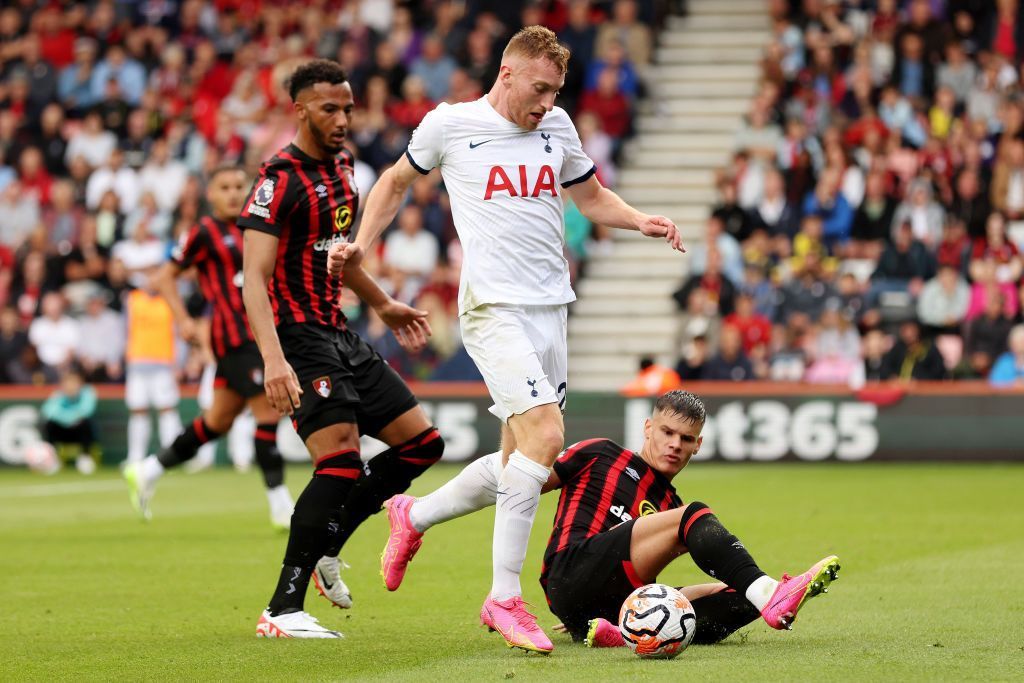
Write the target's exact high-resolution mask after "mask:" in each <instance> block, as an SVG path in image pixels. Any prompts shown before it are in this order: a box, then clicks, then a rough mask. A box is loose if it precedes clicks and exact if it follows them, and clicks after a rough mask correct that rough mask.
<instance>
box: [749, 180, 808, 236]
mask: <svg viewBox="0 0 1024 683" xmlns="http://www.w3.org/2000/svg"><path fill="white" fill-rule="evenodd" d="M799 217H800V210H799V209H798V208H797V207H796V206H793V205H792V204H790V203H789V201H788V200H787V199H786V194H785V185H784V182H783V178H782V174H781V173H779V172H778V171H776V170H775V169H774V168H773V169H770V170H769V171H767V172H766V173H765V175H764V194H763V195H762V197H761V201H760V202H758V203H757V205H756V206H755V207H754V209H753V211H751V218H752V221H753V227H754V229H755V230H764V231H766V232H767V233H768V234H769V235H772V236H775V235H785V236H787V237H790V238H792V237H793V236H794V235H796V231H797V226H798V224H799Z"/></svg>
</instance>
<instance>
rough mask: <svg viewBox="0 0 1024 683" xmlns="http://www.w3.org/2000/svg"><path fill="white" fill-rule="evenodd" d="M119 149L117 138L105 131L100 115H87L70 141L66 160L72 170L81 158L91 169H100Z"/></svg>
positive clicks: (94, 113) (93, 113)
mask: <svg viewBox="0 0 1024 683" xmlns="http://www.w3.org/2000/svg"><path fill="white" fill-rule="evenodd" d="M115 149H117V136H116V135H114V134H113V133H111V132H110V131H108V130H104V129H103V119H102V118H100V115H99V113H96V112H92V113H89V114H87V115H86V117H85V119H84V121H83V122H82V127H81V128H80V129H79V130H78V132H76V133H74V134H73V135H72V136H71V138H70V139H69V140H68V148H67V151H66V152H65V155H64V160H65V162H66V163H67V165H68V167H69V168H70V166H71V164H72V163H73V162H74V161H75V159H77V158H79V157H81V158H82V159H84V160H85V162H86V163H87V164H88V165H89V167H90V168H99V167H100V166H103V165H104V164H106V163H107V160H108V159H109V158H110V155H111V153H112V152H113V151H114V150H115Z"/></svg>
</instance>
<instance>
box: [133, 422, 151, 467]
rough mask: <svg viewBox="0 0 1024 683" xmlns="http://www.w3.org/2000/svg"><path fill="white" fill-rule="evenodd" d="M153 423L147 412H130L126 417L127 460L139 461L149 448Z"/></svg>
mask: <svg viewBox="0 0 1024 683" xmlns="http://www.w3.org/2000/svg"><path fill="white" fill-rule="evenodd" d="M152 431H153V425H152V424H151V423H150V421H149V414H148V413H132V414H131V416H129V418H128V462H141V461H142V459H143V458H145V457H146V451H148V450H149V437H150V436H151V434H152Z"/></svg>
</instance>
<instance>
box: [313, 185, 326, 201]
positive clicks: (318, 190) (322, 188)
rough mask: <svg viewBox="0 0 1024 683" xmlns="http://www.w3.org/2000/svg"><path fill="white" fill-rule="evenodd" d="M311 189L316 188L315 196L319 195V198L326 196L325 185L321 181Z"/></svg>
mask: <svg viewBox="0 0 1024 683" xmlns="http://www.w3.org/2000/svg"><path fill="white" fill-rule="evenodd" d="M313 189H314V190H316V196H317V197H320V199H323V198H324V197H326V196H327V186H326V185H324V184H323V183H321V184H319V185H317V186H316V187H314V188H313Z"/></svg>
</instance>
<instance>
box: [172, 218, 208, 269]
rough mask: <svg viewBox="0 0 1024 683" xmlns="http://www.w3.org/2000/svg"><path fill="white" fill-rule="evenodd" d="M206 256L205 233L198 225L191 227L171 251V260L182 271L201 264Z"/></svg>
mask: <svg viewBox="0 0 1024 683" xmlns="http://www.w3.org/2000/svg"><path fill="white" fill-rule="evenodd" d="M206 256H207V248H206V231H205V230H203V228H202V226H201V225H200V224H199V223H196V224H195V225H193V226H192V227H191V228H190V229H189V231H188V232H187V233H185V234H184V235H182V236H181V239H180V240H178V244H177V245H176V246H175V247H174V249H173V250H172V251H171V260H172V261H174V263H175V265H177V266H178V267H179V268H181V269H182V270H185V269H187V268H191V267H192V266H194V265H195V264H197V263H201V262H202V261H203V260H204V259H206Z"/></svg>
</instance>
